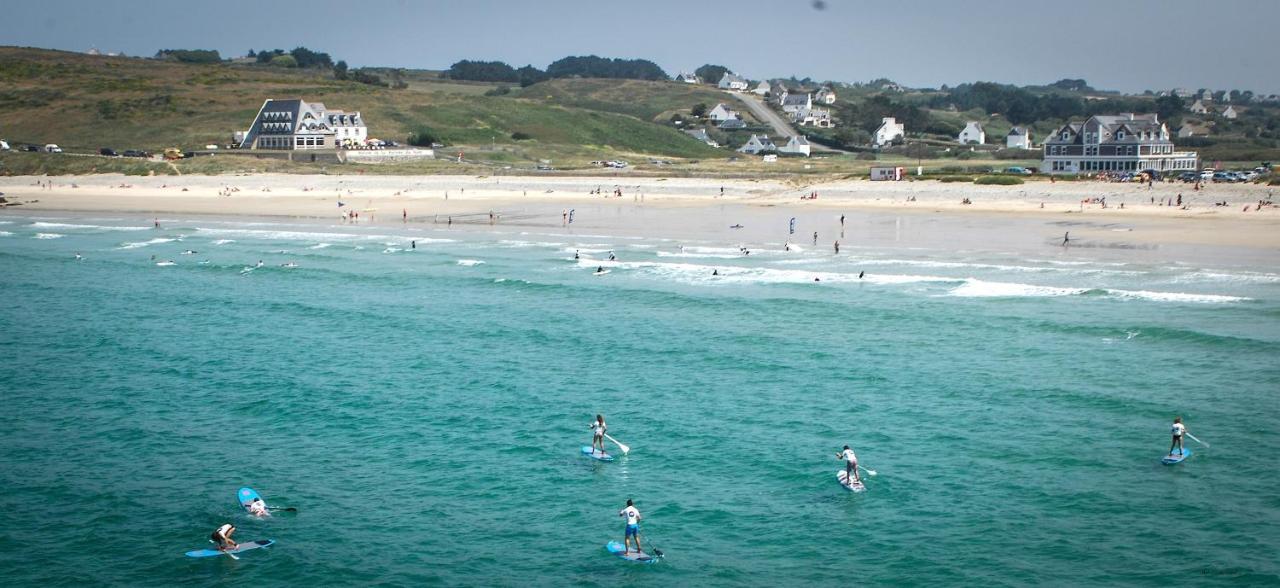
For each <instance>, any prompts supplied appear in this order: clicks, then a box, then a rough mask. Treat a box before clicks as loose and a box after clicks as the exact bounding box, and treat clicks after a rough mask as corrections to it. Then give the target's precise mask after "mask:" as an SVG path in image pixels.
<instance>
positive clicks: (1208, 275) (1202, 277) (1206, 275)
mask: <svg viewBox="0 0 1280 588" xmlns="http://www.w3.org/2000/svg"><path fill="white" fill-rule="evenodd" d="M1170 281H1171V282H1173V283H1231V282H1234V283H1251V284H1275V283H1280V275H1276V274H1268V273H1261V272H1244V271H1242V272H1229V273H1228V272H1215V271H1209V270H1200V271H1195V272H1190V273H1186V274H1182V275H1179V276H1176V277H1174V278H1173V279H1172V280H1170Z"/></svg>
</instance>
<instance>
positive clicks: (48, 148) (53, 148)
mask: <svg viewBox="0 0 1280 588" xmlns="http://www.w3.org/2000/svg"><path fill="white" fill-rule="evenodd" d="M44 152H45V153H62V148H61V147H59V146H57V145H56V144H53V143H49V144H48V145H45V146H44Z"/></svg>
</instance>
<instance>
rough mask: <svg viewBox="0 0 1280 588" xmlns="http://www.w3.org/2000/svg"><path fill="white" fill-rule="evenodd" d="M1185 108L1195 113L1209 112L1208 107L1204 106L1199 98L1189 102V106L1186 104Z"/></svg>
mask: <svg viewBox="0 0 1280 588" xmlns="http://www.w3.org/2000/svg"><path fill="white" fill-rule="evenodd" d="M1187 110H1190V111H1191V112H1194V113H1196V114H1207V113H1208V112H1209V109H1208V108H1205V107H1204V103H1203V102H1201V101H1199V100H1196V101H1195V102H1194V103H1192V104H1191V106H1188V107H1187Z"/></svg>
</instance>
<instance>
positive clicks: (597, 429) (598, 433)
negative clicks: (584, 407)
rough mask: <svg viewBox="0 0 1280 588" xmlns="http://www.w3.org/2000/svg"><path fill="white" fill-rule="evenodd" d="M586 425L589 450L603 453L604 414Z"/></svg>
mask: <svg viewBox="0 0 1280 588" xmlns="http://www.w3.org/2000/svg"><path fill="white" fill-rule="evenodd" d="M602 271H604V268H603V267H602V268H600V269H599V270H597V272H602ZM587 426H588V427H591V451H593V452H594V451H595V450H596V448H597V447H599V448H600V453H604V434H605V432H606V431H608V430H609V426H608V425H606V424H604V415H600V414H598V415H596V420H594V421H591V424H590V425H587Z"/></svg>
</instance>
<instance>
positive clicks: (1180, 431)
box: [1169, 417, 1187, 455]
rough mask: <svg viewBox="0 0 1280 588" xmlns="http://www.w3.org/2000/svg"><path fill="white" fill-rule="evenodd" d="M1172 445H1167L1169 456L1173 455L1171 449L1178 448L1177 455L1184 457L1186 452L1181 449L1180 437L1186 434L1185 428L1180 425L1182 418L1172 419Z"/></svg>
mask: <svg viewBox="0 0 1280 588" xmlns="http://www.w3.org/2000/svg"><path fill="white" fill-rule="evenodd" d="M1172 432H1173V443H1171V444H1170V445H1169V455H1173V448H1174V447H1177V448H1178V455H1186V450H1184V449H1183V448H1182V436H1183V435H1185V434H1186V433H1187V426H1186V425H1184V424H1182V417H1173V431H1172Z"/></svg>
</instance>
